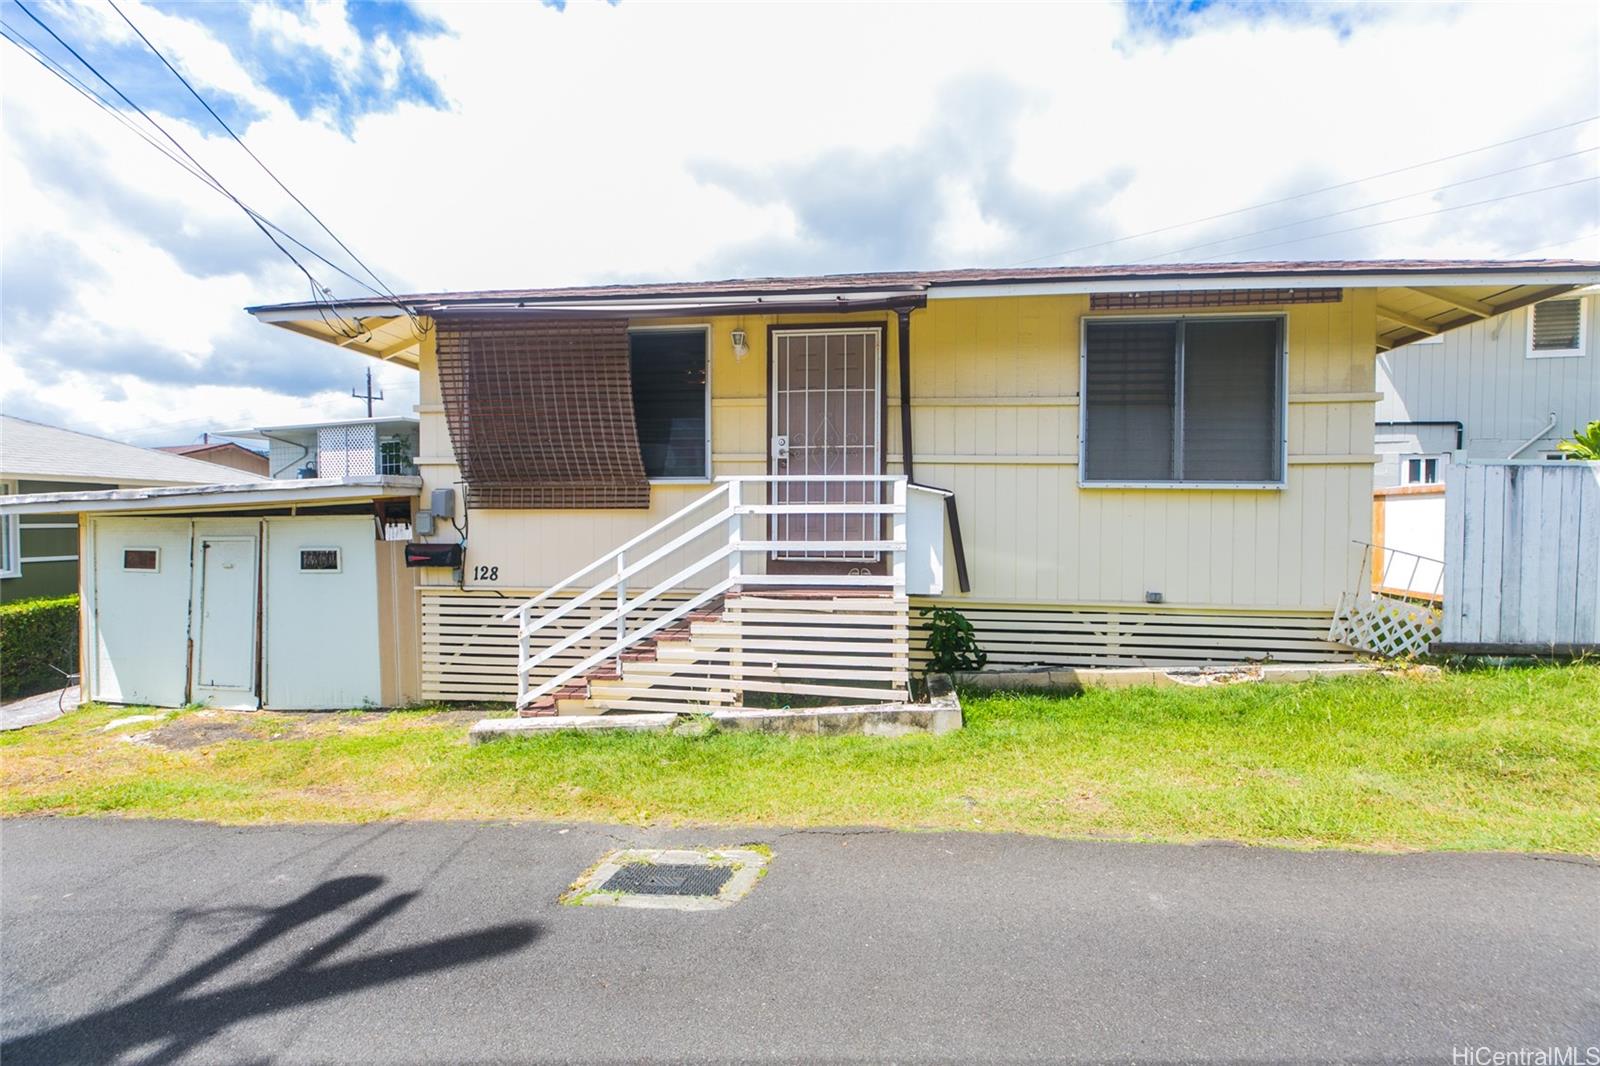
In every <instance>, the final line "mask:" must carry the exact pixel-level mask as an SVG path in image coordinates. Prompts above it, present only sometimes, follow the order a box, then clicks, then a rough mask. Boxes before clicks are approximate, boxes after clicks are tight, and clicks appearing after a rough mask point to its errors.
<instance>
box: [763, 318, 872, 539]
mask: <svg viewBox="0 0 1600 1066" xmlns="http://www.w3.org/2000/svg"><path fill="white" fill-rule="evenodd" d="M882 349H883V332H882V331H881V330H880V329H879V328H878V327H876V326H871V327H867V328H865V329H863V328H843V329H793V330H781V329H780V330H774V331H773V333H772V442H771V460H770V465H771V468H772V472H773V473H774V474H782V475H789V476H798V477H805V476H815V475H823V474H876V473H879V472H880V471H881V470H882V455H881V451H880V447H879V443H880V440H881V430H882V418H883V408H882V403H881V397H880V393H879V387H878V383H879V380H880V373H881V371H880V368H881V365H882V360H883V350H882ZM880 489H881V486H880V485H879V484H878V483H876V482H868V481H843V482H829V481H820V480H819V481H804V480H802V481H787V482H783V481H780V482H776V483H774V485H773V487H772V491H773V502H774V503H795V502H805V503H878V502H881V499H880V496H881V492H880ZM877 521H878V520H877V517H876V516H874V515H836V514H835V515H774V516H773V521H772V538H773V539H774V540H782V541H805V542H807V544H808V545H812V544H814V545H817V546H816V547H809V546H808V547H807V548H806V549H805V550H803V551H785V552H777V553H775V554H774V555H773V558H774V559H780V560H781V559H793V560H804V559H816V560H831V561H835V562H852V561H854V562H875V561H877V559H878V553H876V552H865V553H864V552H852V551H830V550H828V549H827V548H826V547H824V546H823V545H824V544H825V543H826V542H827V541H830V540H876V539H878V530H877Z"/></svg>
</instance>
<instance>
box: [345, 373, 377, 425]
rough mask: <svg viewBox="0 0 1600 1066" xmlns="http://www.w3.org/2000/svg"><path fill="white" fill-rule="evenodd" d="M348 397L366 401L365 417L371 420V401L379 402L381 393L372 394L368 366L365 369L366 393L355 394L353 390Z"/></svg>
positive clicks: (370, 375) (370, 374)
mask: <svg viewBox="0 0 1600 1066" xmlns="http://www.w3.org/2000/svg"><path fill="white" fill-rule="evenodd" d="M350 395H351V396H354V397H355V398H356V399H358V400H366V401H367V417H368V418H371V417H372V401H373V400H381V399H383V393H382V392H381V391H379V392H377V393H374V392H373V391H372V368H371V367H370V366H369V367H367V391H366V392H364V393H361V392H357V391H356V390H355V389H351V390H350Z"/></svg>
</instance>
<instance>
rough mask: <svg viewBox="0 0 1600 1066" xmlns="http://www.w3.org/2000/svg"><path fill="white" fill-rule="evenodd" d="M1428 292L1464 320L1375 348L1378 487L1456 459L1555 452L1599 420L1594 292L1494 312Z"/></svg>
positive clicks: (1430, 473)
mask: <svg viewBox="0 0 1600 1066" xmlns="http://www.w3.org/2000/svg"><path fill="white" fill-rule="evenodd" d="M1435 292H1437V293H1438V294H1439V295H1441V296H1450V295H1454V296H1455V299H1453V300H1452V301H1451V302H1452V304H1453V306H1455V307H1456V308H1458V311H1459V317H1466V318H1467V322H1466V324H1464V325H1462V326H1461V327H1460V328H1457V329H1454V330H1451V331H1448V332H1446V331H1440V332H1438V333H1434V334H1431V335H1429V336H1426V337H1424V338H1422V339H1420V340H1417V341H1413V342H1412V343H1410V344H1405V345H1401V346H1398V347H1396V348H1394V349H1393V350H1391V351H1387V352H1382V353H1381V354H1379V356H1378V368H1377V387H1378V391H1379V392H1381V393H1382V394H1383V399H1381V400H1379V401H1378V407H1377V422H1378V436H1377V446H1378V455H1379V459H1380V461H1379V464H1378V467H1377V471H1376V481H1377V485H1378V487H1380V488H1386V487H1389V486H1396V485H1425V484H1440V485H1442V484H1443V483H1444V474H1445V468H1446V467H1447V466H1448V465H1449V464H1450V463H1452V462H1461V461H1463V460H1465V459H1476V460H1506V459H1519V460H1539V459H1548V460H1559V459H1561V453H1560V452H1558V451H1556V444H1557V443H1558V442H1559V441H1560V440H1562V439H1563V438H1564V437H1568V436H1570V435H1571V433H1572V431H1573V429H1574V428H1581V427H1583V426H1586V425H1588V424H1589V422H1591V421H1593V420H1595V419H1600V342H1597V341H1596V339H1595V329H1596V326H1597V324H1600V318H1597V312H1600V294H1597V293H1595V292H1593V291H1589V292H1579V293H1571V294H1567V295H1562V296H1557V297H1554V298H1552V299H1548V300H1544V301H1542V302H1540V303H1537V304H1533V305H1531V306H1527V307H1521V308H1518V309H1516V310H1513V311H1509V312H1505V313H1503V314H1496V313H1493V311H1494V307H1493V306H1492V305H1489V304H1485V303H1480V302H1479V301H1477V300H1473V299H1470V298H1467V297H1466V296H1465V295H1464V294H1459V293H1458V294H1451V293H1448V292H1447V291H1445V290H1435Z"/></svg>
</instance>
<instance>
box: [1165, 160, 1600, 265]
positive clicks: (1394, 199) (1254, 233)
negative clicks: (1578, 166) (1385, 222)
mask: <svg viewBox="0 0 1600 1066" xmlns="http://www.w3.org/2000/svg"><path fill="white" fill-rule="evenodd" d="M1592 152H1600V148H1583V149H1579V150H1578V151H1576V152H1568V153H1566V154H1565V155H1556V156H1551V157H1550V158H1548V159H1540V160H1537V161H1535V162H1532V163H1523V164H1522V165H1521V166H1515V167H1507V168H1506V169H1505V170H1496V171H1494V172H1493V173H1490V174H1480V175H1478V176H1477V177H1474V178H1463V179H1462V180H1461V181H1452V182H1449V183H1447V184H1445V185H1435V186H1434V187H1433V188H1431V189H1419V190H1418V191H1416V192H1408V193H1406V194H1405V195H1403V196H1391V197H1389V198H1388V199H1386V200H1374V201H1372V202H1371V203H1369V204H1361V205H1360V206H1359V207H1347V208H1344V209H1343V210H1340V211H1329V212H1328V213H1327V214H1325V215H1313V216H1312V217H1310V218H1302V219H1297V220H1296V221H1294V222H1284V223H1281V224H1279V225H1276V226H1267V227H1266V228H1264V229H1258V230H1251V231H1250V232H1248V233H1235V234H1233V235H1232V236H1230V237H1222V238H1219V239H1217V240H1214V241H1202V242H1201V243H1200V244H1191V245H1189V246H1188V247H1186V248H1175V249H1173V250H1172V251H1170V252H1161V253H1159V254H1157V255H1154V256H1151V257H1150V258H1149V259H1141V260H1140V262H1142V263H1148V262H1154V261H1155V260H1157V259H1165V258H1166V257H1167V256H1169V255H1183V254H1185V253H1187V252H1193V251H1196V250H1198V249H1201V248H1211V247H1214V246H1216V245H1219V244H1227V243H1229V242H1231V241H1240V240H1244V239H1245V238H1247V237H1259V236H1261V235H1262V234H1264V233H1276V232H1277V231H1278V230H1285V229H1292V228H1294V227H1295V226H1304V225H1307V224H1309V223H1312V222H1321V221H1322V220H1323V219H1328V218H1338V217H1339V216H1340V215H1351V214H1354V213H1356V212H1357V211H1366V210H1370V209H1371V208H1374V207H1383V206H1384V205H1386V204H1393V203H1399V202H1400V201H1401V200H1411V199H1414V198H1415V197H1418V196H1426V195H1428V194H1429V193H1435V192H1443V191H1445V190H1446V189H1455V188H1459V187H1460V186H1462V185H1471V184H1474V183H1475V182H1480V181H1488V180H1489V179H1490V178H1499V177H1504V176H1505V175H1507V174H1515V173H1517V172H1518V171H1522V170H1531V169H1533V168H1534V167H1542V166H1545V165H1546V164H1549V163H1559V162H1561V161H1562V160H1564V159H1572V158H1575V157H1576V156H1580V155H1588V154H1590V153H1592Z"/></svg>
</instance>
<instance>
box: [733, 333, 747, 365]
mask: <svg viewBox="0 0 1600 1066" xmlns="http://www.w3.org/2000/svg"><path fill="white" fill-rule="evenodd" d="M749 354H750V344H749V338H747V337H746V336H745V332H744V330H742V329H736V330H734V331H733V357H734V358H735V359H743V358H744V357H745V356H747V355H749Z"/></svg>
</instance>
